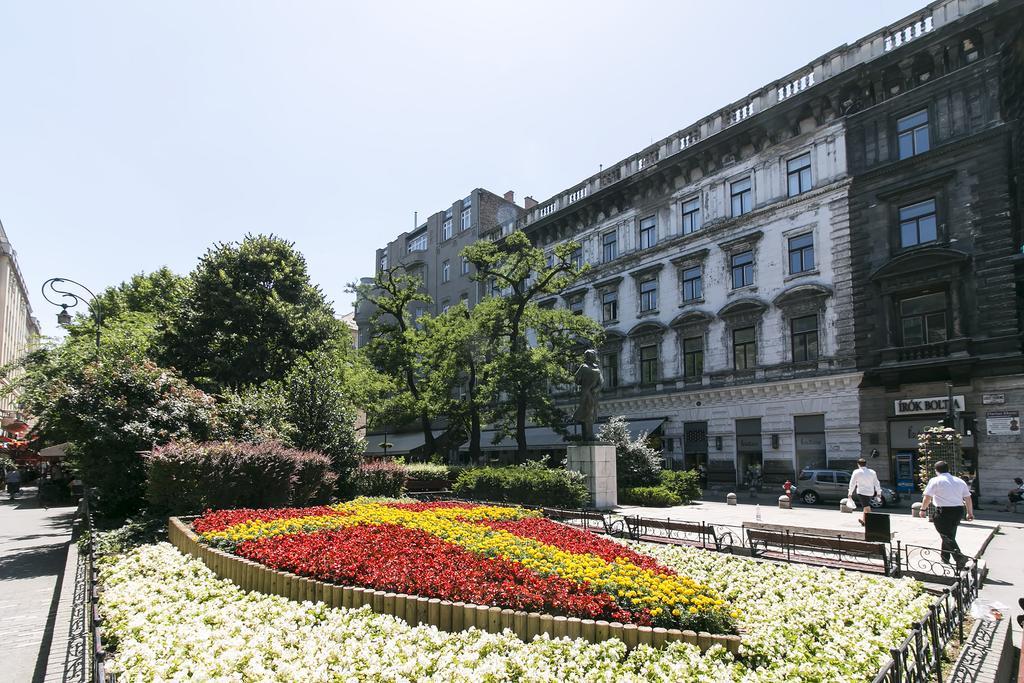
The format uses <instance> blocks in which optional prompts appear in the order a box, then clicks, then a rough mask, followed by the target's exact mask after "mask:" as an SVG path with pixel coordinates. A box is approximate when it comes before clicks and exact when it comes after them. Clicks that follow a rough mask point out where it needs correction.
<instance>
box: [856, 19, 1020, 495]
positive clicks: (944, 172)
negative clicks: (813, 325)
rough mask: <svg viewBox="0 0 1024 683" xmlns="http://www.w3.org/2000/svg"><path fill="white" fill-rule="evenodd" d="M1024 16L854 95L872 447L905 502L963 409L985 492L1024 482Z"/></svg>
mask: <svg viewBox="0 0 1024 683" xmlns="http://www.w3.org/2000/svg"><path fill="white" fill-rule="evenodd" d="M1022 17H1024V11H1022V6H1021V5H1020V4H1019V3H992V4H989V5H987V6H985V7H981V8H979V9H977V10H976V11H974V12H971V13H969V14H967V15H965V16H963V17H960V18H959V19H958V20H957V21H955V22H951V23H949V24H947V25H946V26H945V27H943V29H941V30H935V31H933V32H931V33H929V34H928V35H924V36H921V37H920V38H919V39H917V40H915V41H913V42H912V43H910V44H909V45H907V46H906V47H904V48H902V49H901V50H899V51H893V52H891V53H890V54H887V55H885V56H884V57H883V58H881V59H879V60H877V61H876V62H874V63H872V64H871V65H870V68H865V69H863V70H862V71H861V73H860V74H858V77H857V79H856V82H855V83H852V84H851V85H850V87H849V90H848V92H849V94H850V97H851V98H852V100H853V102H852V104H851V106H850V108H849V109H850V111H849V112H848V114H847V116H846V121H847V147H848V159H849V168H850V173H851V176H852V177H853V183H852V185H851V191H850V217H851V218H850V223H851V226H852V234H853V241H852V244H851V253H852V261H853V272H854V281H855V282H856V283H857V287H856V288H855V296H854V309H855V313H854V320H855V328H856V339H857V341H856V347H857V358H858V367H859V368H860V369H861V370H862V371H863V372H864V382H863V386H862V391H861V415H862V433H863V449H864V450H866V451H870V450H876V451H880V452H881V453H883V454H884V455H885V456H886V457H885V458H884V460H885V461H886V464H887V465H888V468H889V471H890V472H891V473H892V478H893V479H894V480H895V483H896V484H897V485H898V486H899V487H900V488H902V489H903V490H905V491H910V490H913V489H914V487H915V480H914V478H915V473H916V470H917V467H916V455H917V434H918V433H919V432H920V431H921V430H923V429H924V428H926V427H929V426H935V425H939V424H941V423H942V421H943V420H944V419H945V418H947V417H948V416H949V413H950V412H951V410H950V409H951V408H952V413H953V415H952V416H951V417H952V419H953V425H954V426H955V427H956V428H957V430H958V431H960V432H961V433H962V434H963V435H964V437H963V445H964V447H965V448H964V456H965V466H966V467H967V469H969V470H971V471H974V472H977V474H978V480H979V484H980V488H981V491H982V493H983V494H989V495H993V494H994V495H997V496H1000V497H1001V495H1002V494H1003V493H1004V492H1005V489H1006V488H1007V487H1008V486H1009V485H1010V483H1012V479H1013V477H1015V476H1020V475H1021V473H1022V471H1024V457H1022V453H1024V441H1022V438H1021V430H1020V428H1019V424H1020V422H1019V417H1020V411H1021V409H1022V407H1024V355H1022V349H1021V334H1020V332H1021V299H1020V296H1019V294H1018V291H1019V286H1020V283H1021V281H1022V280H1021V274H1020V272H1019V270H1020V269H1019V266H1018V265H1017V264H1018V263H1019V260H1020V254H1021V249H1020V246H1021V235H1020V226H1021V223H1020V220H1021V214H1020V210H1021V204H1020V192H1021V188H1020V184H1019V183H1020V176H1019V169H1020V165H1021V163H1022V162H1021V159H1020V158H1019V157H1017V158H1015V155H1014V150H1016V152H1017V154H1020V152H1021V149H1022V148H1021V144H1020V134H1021V130H1020V125H1021V107H1022V103H1021V102H1020V97H1021V96H1022V89H1021V80H1022V79H1024V73H1022V64H1024V31H1022V22H1024V19H1022ZM950 393H951V394H952V395H953V397H954V399H953V405H952V406H949V403H948V396H949V395H950ZM1014 417H1016V418H1018V419H1017V421H1016V428H1014V424H1015V423H1014Z"/></svg>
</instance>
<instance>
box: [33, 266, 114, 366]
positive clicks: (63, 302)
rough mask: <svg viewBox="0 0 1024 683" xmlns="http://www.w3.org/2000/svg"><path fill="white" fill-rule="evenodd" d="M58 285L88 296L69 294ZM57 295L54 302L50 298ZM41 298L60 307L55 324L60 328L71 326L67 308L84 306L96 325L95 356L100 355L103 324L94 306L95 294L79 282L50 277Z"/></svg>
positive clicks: (44, 285) (45, 283) (44, 284)
mask: <svg viewBox="0 0 1024 683" xmlns="http://www.w3.org/2000/svg"><path fill="white" fill-rule="evenodd" d="M58 285H59V286H60V287H68V286H74V287H78V288H79V289H81V290H82V291H83V292H86V293H87V294H88V296H83V295H81V294H75V293H74V292H69V291H67V290H65V289H61V288H60V287H58ZM57 295H59V298H58V300H56V301H55V300H54V299H51V298H50V297H51V296H52V297H55V298H57ZM43 298H44V299H46V301H47V302H49V303H51V304H53V305H54V306H60V313H58V314H57V324H59V325H60V326H61V327H67V326H68V325H70V324H71V314H70V313H68V309H69V308H74V307H75V306H77V305H78V304H80V303H84V304H85V307H86V308H88V309H89V314H90V316H91V317H92V319H93V322H94V323H95V324H96V355H97V356H98V355H99V353H100V327H101V325H102V324H103V317H102V316H101V315H100V312H99V309H97V308H96V307H95V306H94V304H95V303H96V294H95V293H93V291H92V290H91V289H89V288H88V287H86V286H85V285H83V284H82V283H81V282H75V281H74V280H69V279H67V278H66V277H51V278H50V279H49V280H47V281H46V282H44V283H43ZM67 301H70V303H67Z"/></svg>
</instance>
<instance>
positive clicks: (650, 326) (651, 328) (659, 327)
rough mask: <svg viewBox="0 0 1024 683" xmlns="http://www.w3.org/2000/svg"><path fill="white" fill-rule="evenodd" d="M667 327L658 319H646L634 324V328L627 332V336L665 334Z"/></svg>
mask: <svg viewBox="0 0 1024 683" xmlns="http://www.w3.org/2000/svg"><path fill="white" fill-rule="evenodd" d="M667 329H668V328H667V327H665V324H664V323H662V322H658V321H657V320H645V321H644V322H641V323H637V324H636V325H634V326H633V329H631V330H630V331H629V332H627V333H626V336H628V337H642V336H644V335H648V334H664V332H665V330H667Z"/></svg>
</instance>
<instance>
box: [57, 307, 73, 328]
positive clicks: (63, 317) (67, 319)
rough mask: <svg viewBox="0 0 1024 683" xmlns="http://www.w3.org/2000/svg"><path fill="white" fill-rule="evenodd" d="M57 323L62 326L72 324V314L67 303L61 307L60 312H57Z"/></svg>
mask: <svg viewBox="0 0 1024 683" xmlns="http://www.w3.org/2000/svg"><path fill="white" fill-rule="evenodd" d="M57 324H58V325H60V326H61V327H67V326H68V325H70V324H71V314H70V313H68V307H67V306H66V305H62V306H61V307H60V313H58V314H57Z"/></svg>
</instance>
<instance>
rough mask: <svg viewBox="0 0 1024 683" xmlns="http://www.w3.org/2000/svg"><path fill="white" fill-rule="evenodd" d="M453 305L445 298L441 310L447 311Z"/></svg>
mask: <svg viewBox="0 0 1024 683" xmlns="http://www.w3.org/2000/svg"><path fill="white" fill-rule="evenodd" d="M451 307H452V305H451V303H449V302H448V300H447V299H445V300H444V302H442V303H441V312H442V313H447V312H448V309H449V308H451Z"/></svg>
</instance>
